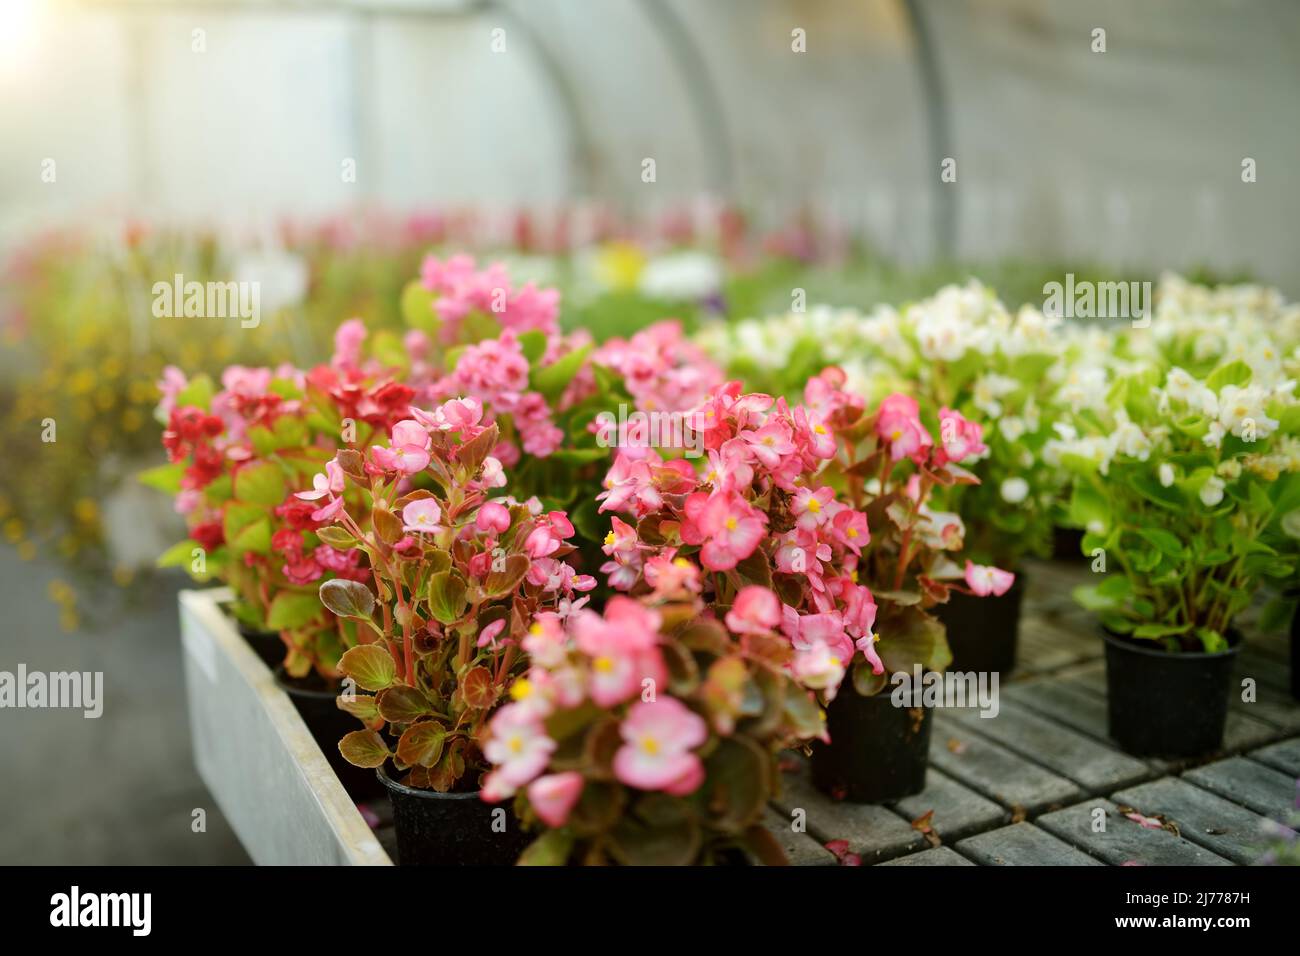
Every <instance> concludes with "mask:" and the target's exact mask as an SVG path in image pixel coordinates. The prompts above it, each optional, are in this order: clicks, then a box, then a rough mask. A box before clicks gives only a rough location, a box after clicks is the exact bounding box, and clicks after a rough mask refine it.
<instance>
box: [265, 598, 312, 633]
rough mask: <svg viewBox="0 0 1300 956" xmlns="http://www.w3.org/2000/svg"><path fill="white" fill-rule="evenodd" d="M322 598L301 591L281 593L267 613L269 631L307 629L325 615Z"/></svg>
mask: <svg viewBox="0 0 1300 956" xmlns="http://www.w3.org/2000/svg"><path fill="white" fill-rule="evenodd" d="M324 613H325V608H324V607H322V606H321V603H320V598H318V597H317V596H316V595H315V594H304V593H302V592H301V591H281V592H280V593H279V594H277V595H276V596H275V597H274V598H273V599H272V601H271V607H270V609H269V610H268V611H267V613H266V629H267V630H268V631H292V630H296V629H298V628H300V627H305V626H306V625H308V624H310V623H311V622H312V621H315V620H316V619H317V618H320V617H322V616H323V615H324Z"/></svg>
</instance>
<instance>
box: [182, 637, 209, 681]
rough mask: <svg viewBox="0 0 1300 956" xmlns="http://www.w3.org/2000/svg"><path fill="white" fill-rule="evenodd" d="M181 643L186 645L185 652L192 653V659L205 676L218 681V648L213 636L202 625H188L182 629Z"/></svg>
mask: <svg viewBox="0 0 1300 956" xmlns="http://www.w3.org/2000/svg"><path fill="white" fill-rule="evenodd" d="M181 643H183V644H184V645H185V653H187V654H189V655H190V658H191V660H193V661H194V663H195V664H197V665H198V666H199V670H201V671H203V676H204V677H206V678H207V679H208V680H209V681H211V682H212V683H214V684H215V683H216V682H217V649H216V647H215V646H214V645H213V643H212V638H210V637H208V635H207V634H206V633H205V632H204V631H203V629H202V628H200V627H193V626H191V627H186V628H183V629H182V630H181Z"/></svg>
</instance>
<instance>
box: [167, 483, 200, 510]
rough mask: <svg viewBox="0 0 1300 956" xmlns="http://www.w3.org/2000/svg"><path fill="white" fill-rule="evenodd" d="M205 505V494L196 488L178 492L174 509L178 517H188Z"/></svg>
mask: <svg viewBox="0 0 1300 956" xmlns="http://www.w3.org/2000/svg"><path fill="white" fill-rule="evenodd" d="M201 504H203V492H201V491H197V490H195V489H194V488H183V489H181V490H180V491H178V492H176V501H175V503H174V505H173V507H174V508H175V510H176V513H177V514H178V515H188V514H192V513H193V512H194V509H195V508H197V507H198V506H199V505H201Z"/></svg>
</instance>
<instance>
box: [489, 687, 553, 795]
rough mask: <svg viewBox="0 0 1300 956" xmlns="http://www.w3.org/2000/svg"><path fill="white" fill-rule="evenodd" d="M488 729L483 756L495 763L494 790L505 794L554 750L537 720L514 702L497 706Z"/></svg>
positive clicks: (543, 765) (532, 773) (541, 766)
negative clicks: (497, 708) (499, 707)
mask: <svg viewBox="0 0 1300 956" xmlns="http://www.w3.org/2000/svg"><path fill="white" fill-rule="evenodd" d="M488 730H489V734H490V736H489V737H488V739H487V741H486V742H485V743H484V745H483V756H484V757H486V758H487V759H488V760H489V761H491V762H492V763H493V764H494V765H495V769H494V770H493V772H492V774H491V776H492V777H493V778H494V780H495V783H496V785H497V786H496V788H495V790H496V792H498V793H503V792H504V795H506V796H509V794H510V793H513V792H514V791H515V790H517V789H518V788H520V787H522V786H523V785H524V784H526V783H528V782H529V781H531V780H532V779H533V778H534V777H536V776H537V775H538V774H539V773H541V772H542V771H543V770H545V769H546V764H547V762H548V761H549V760H550V759H551V754H552V753H554V752H555V741H554V740H552V739H551V738H550V737H548V736H547V735H546V728H545V726H543V724H542V722H541V720H540V719H539V718H538V717H537V715H536V714H535V713H534V712H532V711H531V710H529V709H528V708H527V707H522V706H520V705H519V704H518V703H509V704H506V705H505V706H504V707H502V708H501V709H500V710H498V711H497V712H496V715H495V716H494V717H493V718H492V721H491V723H490V724H488Z"/></svg>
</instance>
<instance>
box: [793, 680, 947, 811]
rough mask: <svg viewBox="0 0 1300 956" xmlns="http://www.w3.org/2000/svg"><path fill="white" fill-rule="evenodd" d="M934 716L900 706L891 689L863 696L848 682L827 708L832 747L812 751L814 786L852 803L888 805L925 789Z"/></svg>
mask: <svg viewBox="0 0 1300 956" xmlns="http://www.w3.org/2000/svg"><path fill="white" fill-rule="evenodd" d="M933 716H934V715H933V714H931V713H930V709H929V708H927V707H895V706H894V703H893V700H892V699H891V694H890V693H889V691H888V689H886V691H885V692H883V693H880V694H875V695H873V696H871V697H863V696H862V695H861V694H859V693H858V692H857V691H855V690H854V689H853V685H852V683H851V682H848V681H846V682H845V684H844V686H843V687H841V688H840V692H839V693H838V694H837V695H836V696H835V699H834V700H833V701H831V703H830V706H828V707H827V708H826V728H827V730H828V731H829V732H830V735H831V742H830V743H829V744H823V743H821V742H819V741H817V742H814V743H813V747H812V762H811V763H812V781H813V785H814V786H816V787H817V789H818V790H821V791H822V792H823V793H826V794H829V795H830V796H831V797H833V798H835V799H836V800H848V801H850V802H852V803H886V802H889V801H891V800H899V799H901V798H903V797H907V796H911V795H912V794H914V793H920V792H921V791H922V790H924V789H925V770H926V767H927V766H928V765H929V762H930V728H931V725H932V724H933V723H934V720H933Z"/></svg>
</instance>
